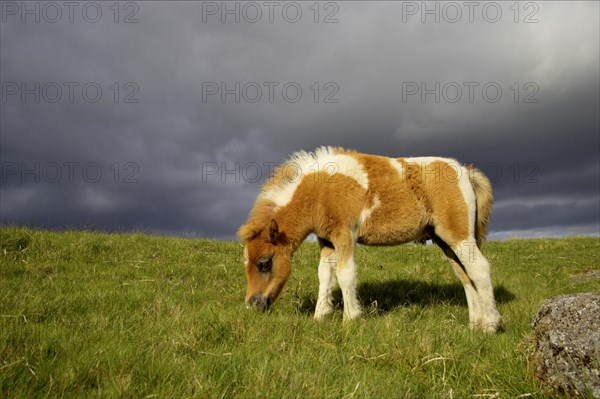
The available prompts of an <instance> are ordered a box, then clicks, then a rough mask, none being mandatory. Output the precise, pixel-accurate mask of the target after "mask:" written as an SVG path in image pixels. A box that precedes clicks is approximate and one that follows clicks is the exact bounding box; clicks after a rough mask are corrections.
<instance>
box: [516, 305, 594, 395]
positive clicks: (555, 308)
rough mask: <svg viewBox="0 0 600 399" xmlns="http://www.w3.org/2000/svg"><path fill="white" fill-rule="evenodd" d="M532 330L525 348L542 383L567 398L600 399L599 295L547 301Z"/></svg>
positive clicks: (539, 312) (534, 321) (532, 325)
mask: <svg viewBox="0 0 600 399" xmlns="http://www.w3.org/2000/svg"><path fill="white" fill-rule="evenodd" d="M531 327H532V328H533V332H532V333H531V335H530V336H529V337H528V338H527V340H526V348H527V352H528V357H529V360H530V364H531V365H532V366H533V368H534V370H535V374H536V376H537V377H538V378H539V379H540V380H541V381H542V384H543V385H544V386H545V387H546V388H549V389H554V390H557V391H559V392H562V393H565V394H567V395H568V396H581V397H586V398H587V397H589V398H598V399H600V372H599V369H600V296H599V295H596V294H592V293H585V294H576V295H561V296H558V297H555V298H551V299H548V300H546V301H545V302H544V303H543V304H542V305H541V306H540V308H539V309H538V311H537V313H536V315H535V317H534V318H533V321H532V322H531Z"/></svg>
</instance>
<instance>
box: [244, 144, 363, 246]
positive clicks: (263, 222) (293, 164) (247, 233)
mask: <svg viewBox="0 0 600 399" xmlns="http://www.w3.org/2000/svg"><path fill="white" fill-rule="evenodd" d="M352 153H355V151H352V150H346V149H344V148H341V147H331V146H327V147H326V146H322V147H318V148H317V149H316V150H315V151H314V152H309V151H297V152H295V153H293V154H292V155H291V156H290V157H289V158H288V159H287V160H286V161H285V162H284V163H283V164H281V165H280V166H278V167H276V168H274V170H273V172H272V173H271V176H269V178H268V179H267V181H266V182H265V184H264V185H263V186H262V189H261V191H260V194H259V195H258V197H257V199H256V202H255V203H254V207H253V208H252V211H250V215H249V216H248V221H247V222H246V224H245V225H243V226H242V227H240V229H239V230H238V236H239V237H240V239H241V240H242V241H248V240H250V239H252V238H254V237H256V236H257V235H259V234H260V233H261V231H262V230H263V229H264V228H266V227H267V226H269V223H270V221H271V218H272V217H273V214H274V213H275V211H277V209H278V206H277V204H276V203H275V201H274V200H273V198H271V196H270V195H269V194H271V193H273V192H275V191H277V190H282V189H284V187H285V186H286V185H288V184H289V183H290V181H291V180H294V179H295V178H298V179H301V178H302V176H297V175H296V176H294V171H296V172H297V171H298V170H300V171H306V170H309V169H310V167H311V166H312V165H314V164H315V162H320V161H321V160H323V159H327V158H328V157H330V156H333V155H340V154H352Z"/></svg>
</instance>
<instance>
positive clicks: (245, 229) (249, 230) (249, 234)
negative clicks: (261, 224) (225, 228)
mask: <svg viewBox="0 0 600 399" xmlns="http://www.w3.org/2000/svg"><path fill="white" fill-rule="evenodd" d="M237 235H238V237H239V238H240V240H242V241H244V242H247V241H249V240H251V239H253V238H255V237H256V236H257V235H258V233H257V231H256V230H255V229H254V228H253V226H250V225H249V224H245V225H243V226H242V227H240V228H239V229H238V231H237Z"/></svg>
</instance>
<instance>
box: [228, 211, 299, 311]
mask: <svg viewBox="0 0 600 399" xmlns="http://www.w3.org/2000/svg"><path fill="white" fill-rule="evenodd" d="M238 236H239V237H240V239H241V240H242V241H244V243H245V246H244V265H245V267H246V280H247V283H248V285H247V289H246V305H247V306H249V307H254V308H256V309H261V310H265V309H267V308H268V307H269V305H271V304H272V303H273V302H274V301H275V299H277V297H278V296H279V294H280V293H281V290H282V289H283V286H284V285H285V282H286V281H287V279H288V277H289V275H290V271H291V266H292V255H291V251H290V250H289V245H288V240H287V239H286V236H285V233H284V232H281V231H279V226H278V225H277V222H276V221H275V219H271V222H270V223H269V225H267V226H256V225H251V224H246V225H244V226H242V227H240V229H239V230H238Z"/></svg>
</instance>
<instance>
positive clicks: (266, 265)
mask: <svg viewBox="0 0 600 399" xmlns="http://www.w3.org/2000/svg"><path fill="white" fill-rule="evenodd" d="M256 267H257V268H258V271H259V272H261V273H267V272H270V271H271V268H273V258H272V257H271V256H263V257H261V258H259V259H258V261H257V262H256Z"/></svg>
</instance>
